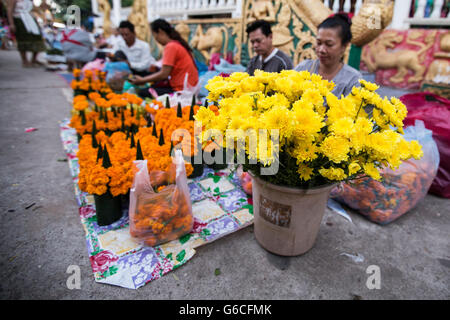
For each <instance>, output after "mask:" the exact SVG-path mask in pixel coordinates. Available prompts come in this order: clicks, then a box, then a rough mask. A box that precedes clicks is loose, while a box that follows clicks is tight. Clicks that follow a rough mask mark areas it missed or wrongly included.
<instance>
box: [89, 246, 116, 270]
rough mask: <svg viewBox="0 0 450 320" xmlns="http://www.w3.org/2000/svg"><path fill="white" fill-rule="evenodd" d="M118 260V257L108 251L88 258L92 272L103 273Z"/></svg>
mask: <svg viewBox="0 0 450 320" xmlns="http://www.w3.org/2000/svg"><path fill="white" fill-rule="evenodd" d="M118 259H119V257H118V256H116V255H115V254H114V253H112V252H111V251H108V250H104V251H101V252H99V253H97V254H96V255H94V256H90V257H89V260H90V261H91V266H92V271H93V272H105V271H106V270H108V268H109V267H110V266H111V264H112V263H113V262H115V261H117V260H118Z"/></svg>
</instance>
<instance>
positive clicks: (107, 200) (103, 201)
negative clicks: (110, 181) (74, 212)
mask: <svg viewBox="0 0 450 320" xmlns="http://www.w3.org/2000/svg"><path fill="white" fill-rule="evenodd" d="M94 201H95V211H96V215H97V224H98V225H99V226H108V225H110V224H112V223H114V222H116V221H118V220H119V219H120V218H122V197H121V196H120V195H119V196H115V197H114V196H113V195H112V194H111V192H110V191H109V189H108V191H106V193H104V194H102V195H100V196H99V195H96V194H95V195H94Z"/></svg>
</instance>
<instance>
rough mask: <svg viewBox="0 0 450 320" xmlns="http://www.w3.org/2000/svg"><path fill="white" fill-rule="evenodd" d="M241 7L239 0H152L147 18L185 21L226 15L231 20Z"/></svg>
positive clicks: (235, 16)
mask: <svg viewBox="0 0 450 320" xmlns="http://www.w3.org/2000/svg"><path fill="white" fill-rule="evenodd" d="M241 6H242V1H241V0H153V1H151V6H149V17H151V18H153V19H154V18H158V17H166V18H177V17H182V18H184V19H186V18H188V17H189V16H202V15H214V14H227V13H228V14H230V15H231V16H232V17H233V18H238V17H240V14H241Z"/></svg>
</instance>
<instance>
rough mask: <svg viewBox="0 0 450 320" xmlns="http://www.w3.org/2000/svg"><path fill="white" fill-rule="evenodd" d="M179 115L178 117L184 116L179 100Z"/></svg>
mask: <svg viewBox="0 0 450 320" xmlns="http://www.w3.org/2000/svg"><path fill="white" fill-rule="evenodd" d="M177 117H178V118H183V111H182V109H181V103H180V102H178V106H177Z"/></svg>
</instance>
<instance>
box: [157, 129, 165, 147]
mask: <svg viewBox="0 0 450 320" xmlns="http://www.w3.org/2000/svg"><path fill="white" fill-rule="evenodd" d="M158 144H159V145H160V146H162V145H164V136H163V129H162V128H161V131H160V133H159V142H158Z"/></svg>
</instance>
